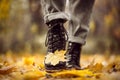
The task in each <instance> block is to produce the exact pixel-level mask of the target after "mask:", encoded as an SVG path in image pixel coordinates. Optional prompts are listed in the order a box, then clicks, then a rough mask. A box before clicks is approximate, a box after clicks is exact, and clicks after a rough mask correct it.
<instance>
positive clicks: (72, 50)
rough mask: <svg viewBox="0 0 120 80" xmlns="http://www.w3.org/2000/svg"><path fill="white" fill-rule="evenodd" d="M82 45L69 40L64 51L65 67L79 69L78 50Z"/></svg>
mask: <svg viewBox="0 0 120 80" xmlns="http://www.w3.org/2000/svg"><path fill="white" fill-rule="evenodd" d="M81 47H82V45H81V44H79V43H74V42H69V43H68V49H67V52H66V59H67V62H66V67H67V69H77V70H79V69H81V68H80V52H81Z"/></svg>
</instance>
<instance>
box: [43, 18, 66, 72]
mask: <svg viewBox="0 0 120 80" xmlns="http://www.w3.org/2000/svg"><path fill="white" fill-rule="evenodd" d="M63 23H64V21H63V20H62V19H61V20H54V21H51V22H50V23H48V24H47V25H48V27H49V30H48V34H47V37H46V46H47V48H48V49H47V53H48V54H47V55H49V53H53V54H54V52H55V51H56V50H58V51H59V50H65V46H66V39H65V38H66V36H65V35H67V33H66V30H65V28H64V27H63ZM44 63H45V69H46V71H48V72H49V71H50V72H52V70H60V69H64V68H65V64H66V63H65V62H62V61H60V62H59V63H58V64H56V65H52V64H51V63H46V58H45V61H44Z"/></svg>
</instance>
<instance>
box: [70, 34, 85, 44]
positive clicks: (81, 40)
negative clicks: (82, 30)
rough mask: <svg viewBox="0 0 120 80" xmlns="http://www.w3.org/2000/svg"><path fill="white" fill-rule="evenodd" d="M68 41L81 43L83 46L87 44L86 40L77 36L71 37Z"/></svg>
mask: <svg viewBox="0 0 120 80" xmlns="http://www.w3.org/2000/svg"><path fill="white" fill-rule="evenodd" d="M68 41H69V42H75V43H80V44H81V45H85V43H86V41H85V39H83V38H80V37H75V36H70V37H69V40H68Z"/></svg>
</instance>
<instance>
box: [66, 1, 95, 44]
mask: <svg viewBox="0 0 120 80" xmlns="http://www.w3.org/2000/svg"><path fill="white" fill-rule="evenodd" d="M94 2H95V0H70V2H69V3H70V6H69V9H70V11H69V12H70V18H71V19H70V21H69V30H68V31H69V41H71V42H76V43H81V44H85V42H86V41H85V40H86V36H87V34H88V31H89V25H88V24H89V19H90V15H91V12H92V7H93V4H94Z"/></svg>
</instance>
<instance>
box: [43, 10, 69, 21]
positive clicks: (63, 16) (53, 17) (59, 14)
mask: <svg viewBox="0 0 120 80" xmlns="http://www.w3.org/2000/svg"><path fill="white" fill-rule="evenodd" d="M56 19H63V20H64V22H66V21H67V20H69V16H68V15H67V14H66V13H64V12H55V13H50V14H47V15H46V16H44V21H45V23H49V22H50V21H52V20H56Z"/></svg>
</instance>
